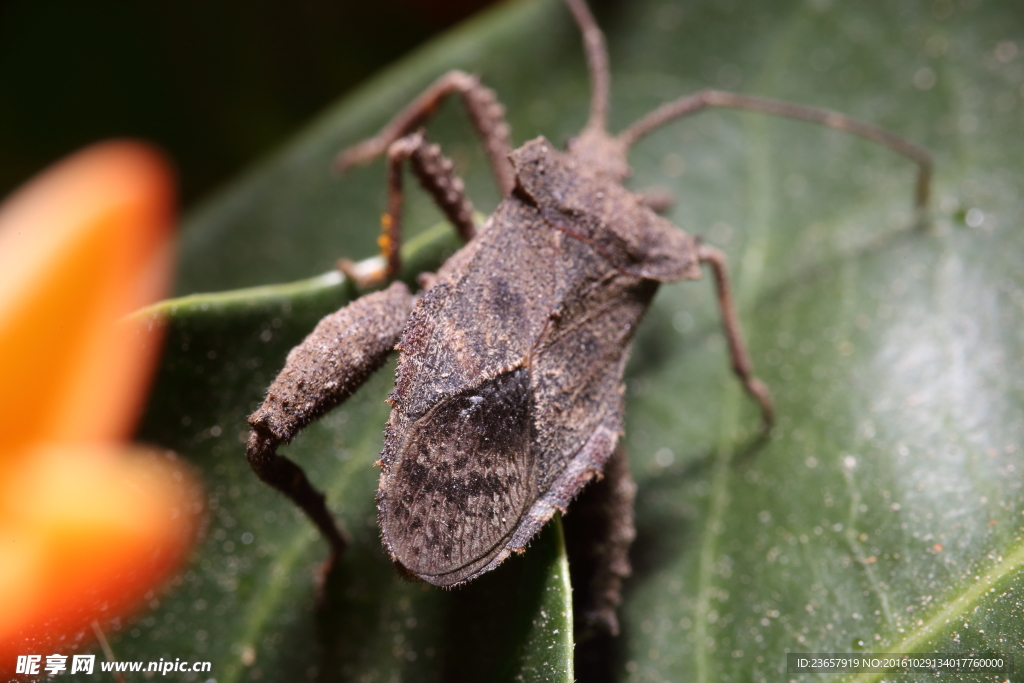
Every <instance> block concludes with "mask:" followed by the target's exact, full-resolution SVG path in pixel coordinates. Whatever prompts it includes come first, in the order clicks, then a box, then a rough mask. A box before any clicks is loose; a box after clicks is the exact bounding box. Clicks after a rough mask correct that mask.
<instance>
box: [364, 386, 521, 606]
mask: <svg viewBox="0 0 1024 683" xmlns="http://www.w3.org/2000/svg"><path fill="white" fill-rule="evenodd" d="M532 423H533V401H532V398H531V391H530V377H529V371H528V369H527V368H525V367H520V368H516V369H513V370H510V371H507V372H504V373H501V374H499V375H497V376H495V377H493V378H489V379H487V380H485V381H484V382H482V383H480V384H479V385H477V386H474V387H471V388H469V389H466V390H464V391H462V392H460V393H458V394H456V395H455V396H452V397H449V398H447V399H444V400H443V401H441V402H439V403H438V404H437V405H436V406H434V407H433V408H432V409H431V410H429V411H428V412H427V413H426V414H424V415H423V416H422V417H420V418H419V419H418V420H416V421H415V422H414V423H413V424H412V425H411V426H410V428H409V430H408V431H407V432H406V437H405V440H404V442H403V443H402V444H401V446H400V448H399V450H398V457H397V458H396V460H395V462H394V464H393V466H392V467H391V468H390V471H387V472H385V473H384V477H383V480H382V482H381V493H380V500H379V505H380V512H381V529H382V531H383V534H384V541H385V543H386V544H387V546H388V549H389V551H390V552H391V555H392V557H393V558H394V559H395V561H397V562H399V563H400V564H401V565H402V566H403V567H405V568H406V569H407V570H409V571H411V572H412V573H414V574H416V575H418V576H420V577H421V578H423V579H424V580H426V581H429V582H430V583H433V584H436V585H442V586H448V585H453V584H456V583H460V582H462V581H465V580H466V579H468V578H470V577H472V576H473V575H474V574H475V573H476V572H477V571H478V570H479V569H480V568H481V567H483V566H485V565H486V564H487V563H488V562H489V561H490V560H491V559H492V557H493V556H494V555H496V554H498V553H499V552H501V550H502V549H503V548H504V546H505V544H506V542H507V541H508V539H509V538H510V537H511V535H512V533H513V532H514V531H515V529H516V526H517V525H518V523H519V520H520V518H521V517H522V516H523V514H524V513H525V512H526V511H527V509H528V508H529V506H530V504H531V503H532V501H533V499H534V498H535V495H536V491H535V489H536V482H535V477H534V466H533V465H534V463H533V456H532V454H531V448H530V445H531V442H532V434H531V429H532Z"/></svg>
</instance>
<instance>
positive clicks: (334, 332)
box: [246, 282, 413, 568]
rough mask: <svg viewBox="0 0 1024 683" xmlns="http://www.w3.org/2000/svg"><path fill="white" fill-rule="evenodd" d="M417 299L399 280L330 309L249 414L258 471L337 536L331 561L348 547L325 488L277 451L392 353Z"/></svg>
mask: <svg viewBox="0 0 1024 683" xmlns="http://www.w3.org/2000/svg"><path fill="white" fill-rule="evenodd" d="M412 304H413V297H412V295H411V294H410V293H409V290H408V288H406V286H405V285H404V284H402V283H401V282H395V283H394V284H392V285H391V286H390V287H389V288H388V289H386V290H384V291H381V292H375V293H373V294H368V295H366V296H364V297H362V298H360V299H357V300H356V301H354V302H352V303H351V304H349V305H348V306H345V307H344V308H342V309H341V310H339V311H337V312H336V313H332V314H331V315H329V316H327V317H325V318H324V319H323V320H321V321H320V323H319V324H318V325H317V326H316V329H314V330H313V332H312V333H310V335H309V336H308V337H306V338H305V339H304V340H303V342H302V343H301V344H299V345H298V346H296V347H295V348H294V349H292V350H291V352H290V353H289V354H288V359H287V361H286V362H285V366H284V369H283V370H281V372H280V374H278V376H277V378H276V379H275V380H274V382H273V383H272V384H271V385H270V388H269V389H267V397H266V400H264V402H263V405H261V406H260V407H259V408H258V409H257V410H256V412H254V413H253V414H252V415H250V416H249V425H250V427H251V428H252V431H251V432H250V434H249V444H248V446H247V448H246V457H247V458H248V460H249V465H250V466H252V469H253V471H255V472H256V474H257V475H258V476H259V478H260V479H262V480H263V481H264V482H266V483H267V484H269V485H271V486H273V487H274V488H276V489H277V490H278V491H280V492H281V493H283V494H285V495H286V496H288V497H289V498H291V499H292V501H293V502H294V503H295V504H296V505H298V506H299V507H300V508H301V509H302V511H303V512H305V513H306V515H307V516H308V517H309V518H310V520H312V522H313V523H314V524H315V525H316V526H317V528H318V529H319V530H320V533H322V534H323V536H324V538H326V539H327V541H328V542H329V543H330V544H331V558H330V560H329V561H328V568H330V567H331V566H333V564H334V563H335V561H336V560H337V559H338V558H339V557H340V556H341V554H342V553H343V552H344V550H345V536H344V534H343V532H342V531H341V529H340V528H339V527H338V525H337V523H336V521H335V519H334V516H333V515H332V514H331V512H330V510H328V508H327V504H326V502H325V500H324V495H323V494H322V493H321V492H320V491H318V490H317V489H316V488H314V487H313V485H312V484H311V483H310V482H309V480H308V479H307V478H306V473H305V472H303V470H302V468H301V467H299V466H298V465H296V464H295V463H294V462H292V461H291V460H289V459H288V458H286V457H285V456H283V455H278V454H277V452H276V451H277V448H278V447H279V446H280V445H281V444H286V443H288V442H290V441H291V440H292V438H294V437H295V435H296V434H298V433H299V432H300V431H301V430H302V429H303V428H304V427H305V426H306V425H308V424H309V423H311V422H313V421H314V420H316V419H317V418H319V417H320V416H321V415H323V414H324V413H326V412H327V411H328V410H330V409H332V408H334V407H335V406H337V405H339V404H340V403H342V402H343V401H345V400H346V399H348V397H349V396H351V395H352V394H353V393H355V391H356V389H358V388H359V387H360V386H361V385H362V384H363V383H364V382H365V381H366V380H367V379H368V378H369V377H370V375H371V374H373V372H374V371H376V370H377V369H378V368H380V367H381V366H382V365H383V364H384V363H385V362H386V361H387V358H388V355H389V354H390V353H391V351H392V350H393V349H394V348H395V344H396V343H398V339H399V337H400V336H401V334H402V330H403V329H404V327H405V323H406V321H407V319H408V317H409V313H410V311H411V310H412Z"/></svg>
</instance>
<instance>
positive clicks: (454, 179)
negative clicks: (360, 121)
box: [338, 130, 476, 287]
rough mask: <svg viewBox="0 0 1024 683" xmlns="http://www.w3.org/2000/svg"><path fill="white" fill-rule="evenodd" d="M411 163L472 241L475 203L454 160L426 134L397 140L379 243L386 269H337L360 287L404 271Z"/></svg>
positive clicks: (346, 265)
mask: <svg viewBox="0 0 1024 683" xmlns="http://www.w3.org/2000/svg"><path fill="white" fill-rule="evenodd" d="M406 161H408V162H409V165H410V167H411V168H412V172H413V174H414V175H415V176H416V177H417V178H418V179H419V181H420V185H421V186H422V187H423V189H425V190H426V191H427V192H428V193H430V196H431V197H433V198H434V203H436V204H437V206H438V208H440V209H441V211H442V213H444V215H445V216H446V217H447V218H448V220H449V221H450V222H451V224H452V225H453V226H455V231H456V232H457V233H458V234H459V236H460V237H461V238H462V240H463V241H464V242H468V241H469V240H471V239H473V235H474V234H475V232H476V227H475V226H474V224H473V203H472V202H471V201H470V200H469V197H467V196H466V191H465V189H466V188H465V184H464V183H463V182H462V179H461V178H459V177H458V176H457V175H456V174H455V172H454V164H452V161H451V159H449V158H448V157H446V156H444V155H443V154H442V153H441V148H440V146H438V145H436V144H432V143H428V142H427V141H426V139H424V137H423V131H422V130H420V131H417V132H415V133H413V134H411V135H407V136H405V137H404V138H399V139H398V140H395V141H394V142H393V143H391V145H390V146H389V147H388V210H387V213H385V214H384V215H383V216H381V236H380V238H379V240H378V243H379V244H380V247H381V251H382V252H383V258H384V269H383V270H382V271H381V270H378V271H375V272H370V273H363V272H359V271H357V270H356V265H355V264H354V263H352V262H351V261H349V260H347V259H342V260H341V261H339V262H338V268H339V269H340V270H341V271H342V272H343V273H345V275H347V276H348V277H350V278H352V279H353V280H354V281H355V282H356V284H358V285H359V286H361V287H368V286H371V285H374V284H378V283H380V282H386V281H387V280H391V279H393V278H395V277H397V276H398V274H399V272H400V271H401V269H402V260H401V239H402V206H403V203H404V199H403V189H402V165H403V163H404V162H406Z"/></svg>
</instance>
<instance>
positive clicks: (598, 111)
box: [565, 0, 611, 132]
mask: <svg viewBox="0 0 1024 683" xmlns="http://www.w3.org/2000/svg"><path fill="white" fill-rule="evenodd" d="M565 4H566V5H568V6H569V11H570V12H572V16H573V18H575V19H576V25H577V26H579V27H580V32H581V33H582V34H583V49H584V51H585V53H586V56H587V69H588V71H590V118H589V120H588V121H587V128H588V129H590V130H599V131H602V132H603V131H604V130H605V128H606V126H607V123H608V90H609V87H610V84H611V75H610V74H609V72H608V47H607V46H606V45H605V42H604V34H603V33H601V29H600V28H599V27H598V25H597V21H595V20H594V15H593V14H591V12H590V8H589V7H587V3H586V1H585V0H565Z"/></svg>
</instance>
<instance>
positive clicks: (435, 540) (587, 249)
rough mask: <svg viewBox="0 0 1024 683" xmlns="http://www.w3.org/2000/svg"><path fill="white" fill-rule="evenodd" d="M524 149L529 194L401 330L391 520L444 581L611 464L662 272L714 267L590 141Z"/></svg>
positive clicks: (496, 219)
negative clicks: (638, 342) (609, 172)
mask: <svg viewBox="0 0 1024 683" xmlns="http://www.w3.org/2000/svg"><path fill="white" fill-rule="evenodd" d="M511 159H512V164H513V166H514V168H515V175H516V188H515V191H514V192H513V194H512V196H511V197H510V198H508V199H506V200H505V201H504V202H503V203H502V204H501V205H500V206H499V207H498V209H497V210H496V211H495V212H494V213H493V214H492V216H491V218H490V220H489V221H488V222H487V224H486V225H485V227H484V228H483V229H482V230H481V231H480V232H479V233H478V234H477V236H476V237H475V238H474V240H473V241H472V242H470V243H469V244H468V245H467V246H466V247H464V248H463V249H462V251H461V252H459V253H458V254H456V255H455V256H454V257H452V259H451V260H449V261H448V263H446V264H445V265H444V266H443V267H442V269H441V270H440V271H439V272H438V274H437V280H436V283H435V284H434V285H433V286H432V287H431V289H430V290H429V291H427V292H426V293H425V294H424V295H423V297H422V298H421V299H420V301H419V302H418V303H417V305H416V308H415V310H414V311H413V314H412V317H411V319H410V321H409V326H408V327H407V328H406V330H405V332H404V334H403V335H402V341H401V343H400V344H399V346H398V349H399V350H400V351H401V357H400V360H399V365H398V372H397V377H396V380H395V390H394V392H393V393H392V395H391V402H392V405H393V410H392V413H391V419H390V420H389V422H388V428H387V433H386V439H385V445H384V454H383V456H382V457H381V466H382V470H383V474H382V477H381V485H380V493H379V496H378V501H379V509H380V519H381V528H382V530H383V534H384V541H385V543H386V544H387V546H388V549H389V550H390V552H391V554H392V557H393V558H394V559H395V560H396V561H397V562H400V563H401V564H402V565H403V566H404V567H405V568H406V569H408V570H409V571H411V572H412V573H414V574H416V575H418V576H420V577H422V578H424V579H425V580H427V581H429V582H431V583H435V584H439V585H452V584H455V583H459V582H462V581H466V580H468V579H471V578H473V577H474V576H476V575H478V574H480V573H482V572H485V571H487V570H488V569H491V568H493V567H494V566H496V565H497V564H498V563H500V562H501V561H502V560H503V559H505V557H507V556H508V554H509V553H510V552H511V551H515V550H521V549H522V548H524V547H525V545H526V543H527V542H529V540H530V539H531V538H532V537H533V536H534V534H535V533H536V532H537V531H538V530H539V529H540V528H541V526H543V525H544V523H546V522H547V521H548V520H549V519H550V518H551V516H552V514H553V513H554V512H555V510H558V509H565V508H566V507H567V506H568V505H569V503H570V502H571V501H572V499H573V498H574V497H575V496H576V495H577V494H578V493H579V491H580V489H581V488H582V487H583V485H584V484H585V483H586V482H587V481H589V480H590V479H591V478H593V477H594V476H596V475H599V473H600V472H601V471H602V470H603V468H604V465H605V462H606V461H607V459H608V457H609V456H610V455H611V453H612V451H613V450H614V449H615V445H616V442H617V441H618V439H619V435H620V434H621V433H622V424H623V423H622V414H623V398H622V394H623V385H622V374H623V370H624V367H625V363H626V359H627V357H628V354H629V348H630V344H631V341H632V339H633V335H634V332H635V330H636V328H637V324H638V323H639V321H640V318H641V317H642V316H643V314H644V311H645V310H646V309H647V307H648V305H649V304H650V302H651V299H652V297H653V296H654V293H655V291H656V290H657V284H658V281H659V280H678V279H681V278H685V277H690V278H693V277H699V275H700V270H699V267H698V263H697V254H696V251H697V246H696V243H695V241H694V240H693V238H691V237H689V236H688V235H686V234H685V233H682V232H681V231H679V230H678V229H676V228H674V227H672V226H671V224H669V223H668V222H667V221H665V220H664V219H662V218H660V217H658V216H657V215H655V214H654V213H653V212H652V211H651V210H650V209H648V208H647V207H646V206H644V205H643V204H642V202H641V201H640V199H639V198H638V197H636V196H635V195H633V194H632V193H630V192H628V191H626V190H625V189H623V188H622V186H621V185H619V184H618V183H617V182H614V181H611V180H607V179H603V178H601V177H600V176H596V175H595V174H594V173H593V172H592V170H591V169H589V168H588V167H587V166H584V165H581V164H580V163H579V159H578V158H576V157H574V156H573V155H572V153H568V154H562V153H560V152H558V151H556V150H555V149H554V148H553V147H552V146H551V145H550V144H549V143H548V142H547V141H546V140H544V139H543V138H538V139H537V140H533V141H532V142H529V143H527V144H526V145H524V146H523V147H522V148H520V149H518V150H516V151H515V152H513V153H512V155H511ZM524 273H528V274H529V277H524Z"/></svg>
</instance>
